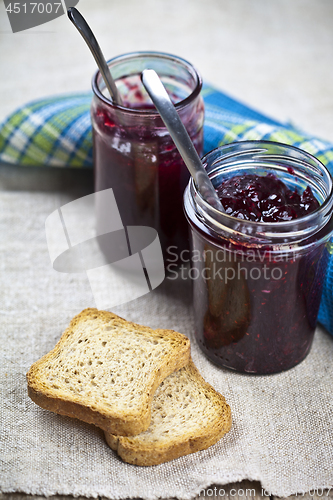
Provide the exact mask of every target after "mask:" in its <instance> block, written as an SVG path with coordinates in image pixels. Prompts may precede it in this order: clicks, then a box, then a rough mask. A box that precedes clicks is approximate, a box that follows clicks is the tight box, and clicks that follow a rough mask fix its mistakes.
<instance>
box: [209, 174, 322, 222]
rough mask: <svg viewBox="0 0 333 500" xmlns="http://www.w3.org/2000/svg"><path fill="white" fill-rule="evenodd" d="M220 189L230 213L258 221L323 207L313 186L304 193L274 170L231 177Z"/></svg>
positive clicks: (301, 214)
mask: <svg viewBox="0 0 333 500" xmlns="http://www.w3.org/2000/svg"><path fill="white" fill-rule="evenodd" d="M217 192H218V195H219V198H220V200H221V202H222V205H223V207H224V209H225V211H226V213H227V214H228V215H232V216H233V217H237V218H239V219H244V220H252V221H256V222H284V221H288V220H293V219H298V218H299V217H304V216H305V215H307V214H309V213H311V212H313V211H314V210H316V208H318V207H319V203H318V201H317V200H316V198H315V197H314V196H313V193H312V190H311V188H310V186H307V188H306V189H305V190H304V191H303V193H301V194H300V193H298V191H297V190H296V189H295V191H291V190H290V189H289V188H288V187H287V186H286V185H285V184H284V182H282V181H281V180H280V179H278V178H277V177H276V176H275V175H274V174H271V173H269V174H267V175H266V176H259V175H255V174H246V175H242V176H235V177H231V178H230V179H228V180H227V181H225V182H223V184H222V185H221V186H220V187H219V188H218V190H217Z"/></svg>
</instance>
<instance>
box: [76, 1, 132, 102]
mask: <svg viewBox="0 0 333 500" xmlns="http://www.w3.org/2000/svg"><path fill="white" fill-rule="evenodd" d="M67 15H68V17H69V19H70V21H72V23H73V24H74V26H75V27H76V28H77V30H78V31H79V32H80V34H81V35H82V38H83V39H84V41H85V42H86V44H87V45H88V47H89V49H90V51H91V53H92V55H93V56H94V58H95V61H96V63H97V66H98V68H99V70H100V72H101V75H102V77H103V80H104V83H105V85H106V88H107V89H108V91H109V94H110V97H111V100H112V101H113V102H114V103H115V104H119V105H120V106H121V105H122V100H121V97H120V94H119V92H118V89H117V86H116V84H115V81H114V79H113V78H112V75H111V73H110V70H109V67H108V65H107V62H106V60H105V58H104V56H103V53H102V50H101V48H100V46H99V45H98V42H97V40H96V38H95V35H94V34H93V32H92V31H91V29H90V27H89V25H88V23H87V21H86V20H85V19H84V17H83V16H82V14H80V12H79V11H78V10H77V9H76V8H75V7H70V8H69V9H68V11H67Z"/></svg>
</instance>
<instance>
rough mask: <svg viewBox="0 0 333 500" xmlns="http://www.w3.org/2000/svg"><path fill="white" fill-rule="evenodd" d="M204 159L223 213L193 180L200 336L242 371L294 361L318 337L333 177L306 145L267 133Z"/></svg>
mask: <svg viewBox="0 0 333 500" xmlns="http://www.w3.org/2000/svg"><path fill="white" fill-rule="evenodd" d="M203 164H204V166H205V168H206V170H207V172H208V174H209V177H210V178H211V181H212V183H213V185H214V187H215V189H216V191H217V193H218V195H219V197H220V199H221V202H222V205H223V207H224V210H225V212H224V213H223V212H219V211H218V210H216V209H214V208H213V207H212V206H210V205H209V204H208V203H207V202H206V201H205V200H203V199H202V197H201V196H200V194H199V193H198V191H197V189H196V187H195V185H194V183H193V181H192V180H191V181H190V182H189V185H188V187H187V188H186V191H185V194H184V207H185V214H186V217H187V220H188V222H189V225H190V228H191V240H192V269H191V278H192V279H193V292H194V297H193V301H194V314H195V322H196V332H195V335H196V340H197V342H198V344H199V346H200V347H201V349H202V350H203V352H204V353H205V354H206V355H207V356H208V357H209V358H210V359H211V360H212V361H214V363H216V364H218V365H220V366H223V367H228V368H231V369H234V370H237V371H239V372H245V373H253V374H268V373H278V372H281V371H283V370H287V369H289V368H292V367H293V366H295V365H296V364H298V363H299V362H300V361H302V360H303V359H304V358H305V356H306V355H307V354H308V352H309V350H310V347H311V344H312V340H313V336H314V331H315V326H316V321H317V315H318V310H319V304H320V299H321V293H322V286H323V282H324V278H325V271H326V267H327V261H328V255H329V253H328V248H327V246H328V242H329V240H330V237H331V234H332V231H333V218H332V207H333V194H332V192H333V183H332V178H331V176H330V174H329V172H328V170H327V169H326V168H325V167H324V165H322V164H321V163H320V162H319V161H318V160H317V159H316V158H314V157H312V156H311V155H309V154H308V153H305V152H304V151H301V150H299V149H297V148H294V147H292V146H287V145H284V144H279V143H273V142H268V141H245V142H239V143H234V144H230V145H227V146H222V147H220V148H217V149H215V150H213V151H211V152H210V153H208V154H207V155H206V156H205V157H204V158H203Z"/></svg>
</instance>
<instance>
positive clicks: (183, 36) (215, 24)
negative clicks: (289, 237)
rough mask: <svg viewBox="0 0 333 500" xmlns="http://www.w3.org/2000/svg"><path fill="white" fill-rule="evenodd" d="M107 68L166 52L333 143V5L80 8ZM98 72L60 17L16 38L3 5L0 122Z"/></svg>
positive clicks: (291, 1) (142, 3)
mask: <svg viewBox="0 0 333 500" xmlns="http://www.w3.org/2000/svg"><path fill="white" fill-rule="evenodd" d="M77 7H78V9H79V10H80V11H81V12H82V14H83V15H84V16H85V17H86V19H87V20H88V22H89V23H90V25H91V27H92V29H93V31H94V32H95V34H96V36H97V38H98V40H99V41H100V44H101V46H102V49H103V51H104V53H105V55H106V57H107V58H111V57H113V56H115V55H118V54H121V53H124V52H129V51H135V50H145V49H148V50H162V51H166V52H170V53H174V54H177V55H180V56H182V57H184V58H186V59H188V60H189V61H190V62H192V63H193V64H194V65H195V66H196V67H197V68H198V69H199V70H200V72H201V74H202V76H203V79H204V80H205V81H207V82H210V83H212V84H214V85H216V86H218V87H219V88H221V89H222V90H224V91H225V92H227V93H229V94H230V95H232V96H234V97H236V98H238V99H241V100H243V101H244V102H246V103H248V104H250V105H252V106H254V107H256V108H257V109H259V110H261V111H263V112H265V113H268V114H270V115H271V116H273V117H275V118H277V119H280V120H292V121H293V122H295V123H296V124H297V125H298V126H299V127H301V128H303V129H305V130H307V131H309V132H312V133H313V134H315V135H318V136H319V137H322V138H326V139H330V140H331V141H332V142H333V1H332V0H80V2H79V4H78V5H77ZM94 71H95V63H94V61H93V59H92V56H91V55H90V53H89V52H88V49H87V48H86V46H85V45H84V42H83V40H82V39H81V37H80V35H79V34H78V32H77V31H76V30H75V28H74V26H73V25H72V24H71V23H70V21H69V20H68V19H67V17H66V16H62V17H60V18H58V19H56V20H54V21H52V22H50V23H47V24H45V25H43V26H40V27H37V28H33V29H30V30H27V31H24V32H20V33H16V34H13V33H12V32H11V29H10V25H9V21H8V19H7V16H6V12H5V7H4V4H3V0H1V1H0V120H1V119H3V118H4V117H5V116H6V115H7V114H8V113H10V112H11V111H12V110H13V109H14V108H16V107H18V106H20V105H22V104H23V103H24V102H26V101H28V100H31V99H36V98H39V97H42V96H48V95H52V94H58V93H62V92H68V91H71V92H72V91H73V92H75V91H77V90H80V91H81V90H87V89H89V88H90V80H91V75H92V74H93V72H94Z"/></svg>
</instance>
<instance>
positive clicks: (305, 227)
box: [184, 141, 333, 243]
mask: <svg viewBox="0 0 333 500" xmlns="http://www.w3.org/2000/svg"><path fill="white" fill-rule="evenodd" d="M272 147H274V148H277V149H279V148H281V149H284V150H288V151H290V152H294V154H295V156H297V155H301V156H302V157H303V158H302V162H301V163H302V165H303V166H305V165H307V163H308V165H309V166H311V167H317V168H318V169H320V170H321V171H322V172H323V173H322V174H321V175H322V176H323V175H324V173H325V175H326V178H327V181H328V194H327V196H326V198H325V200H324V201H323V203H322V204H321V205H320V206H319V207H318V208H317V209H316V210H314V211H313V212H311V213H310V214H307V215H305V216H303V217H300V218H298V219H293V220H290V221H282V222H256V221H249V220H244V219H239V218H237V217H233V216H231V215H228V214H226V213H225V212H221V211H219V210H218V209H216V208H214V207H212V206H211V205H210V204H209V203H208V202H207V201H206V200H205V199H204V198H203V197H202V196H201V194H200V192H199V191H198V189H197V187H196V185H195V183H194V181H193V178H191V179H190V181H189V184H188V187H187V188H186V192H185V193H186V194H185V195H184V197H185V196H190V198H191V201H192V202H193V203H192V205H193V208H194V209H195V212H198V213H199V217H200V218H202V217H204V218H205V225H207V226H208V227H209V228H210V229H212V230H213V231H215V232H217V233H219V232H220V231H222V232H223V233H224V232H225V230H227V231H234V232H235V234H239V235H242V236H243V235H247V236H248V237H249V239H250V240H251V239H255V240H256V241H257V242H261V241H260V240H262V239H263V240H264V241H265V242H267V240H269V241H271V242H272V241H274V242H279V243H282V242H285V239H286V237H287V235H288V239H291V240H303V239H304V238H308V237H310V236H311V235H312V234H314V233H315V232H317V231H318V230H320V229H321V228H322V227H323V226H325V225H326V224H327V223H328V222H329V220H330V219H332V210H333V179H332V176H331V174H330V172H329V170H328V169H327V168H326V167H325V165H324V164H323V163H322V162H320V161H319V160H318V159H317V158H316V157H314V156H313V155H311V154H310V153H307V152H305V151H304V150H301V149H300V148H297V147H295V146H290V145H287V144H283V143H280V142H274V141H238V142H233V143H230V144H226V145H224V146H219V147H218V148H215V149H213V150H212V151H210V152H209V153H207V154H206V155H205V156H204V157H203V158H202V163H203V164H204V166H205V168H206V167H207V161H208V160H209V157H210V156H212V155H213V154H215V155H218V154H219V155H220V158H223V152H226V151H228V150H230V151H232V149H234V150H235V151H234V152H231V153H230V154H229V155H226V156H225V157H224V158H225V159H230V162H229V165H230V164H232V161H233V159H236V158H237V155H238V154H241V153H244V154H249V155H250V154H251V153H254V154H259V153H264V152H265V151H268V149H269V148H272ZM238 148H241V149H242V151H240V152H237V149H238ZM277 158H278V155H276V159H277ZM280 158H281V159H282V160H284V161H285V159H286V158H287V157H286V156H284V157H283V156H282V155H281V156H280ZM291 158H293V159H294V160H295V161H296V159H295V157H292V156H291ZM216 163H217V162H216ZM205 164H206V165H205ZM219 167H220V166H219ZM219 167H217V168H219ZM217 168H216V169H215V170H214V171H213V172H210V173H209V175H210V177H212V175H211V174H213V173H216V171H217ZM222 168H223V165H222ZM185 205H186V203H185ZM185 208H186V207H185ZM254 235H255V236H254Z"/></svg>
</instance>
